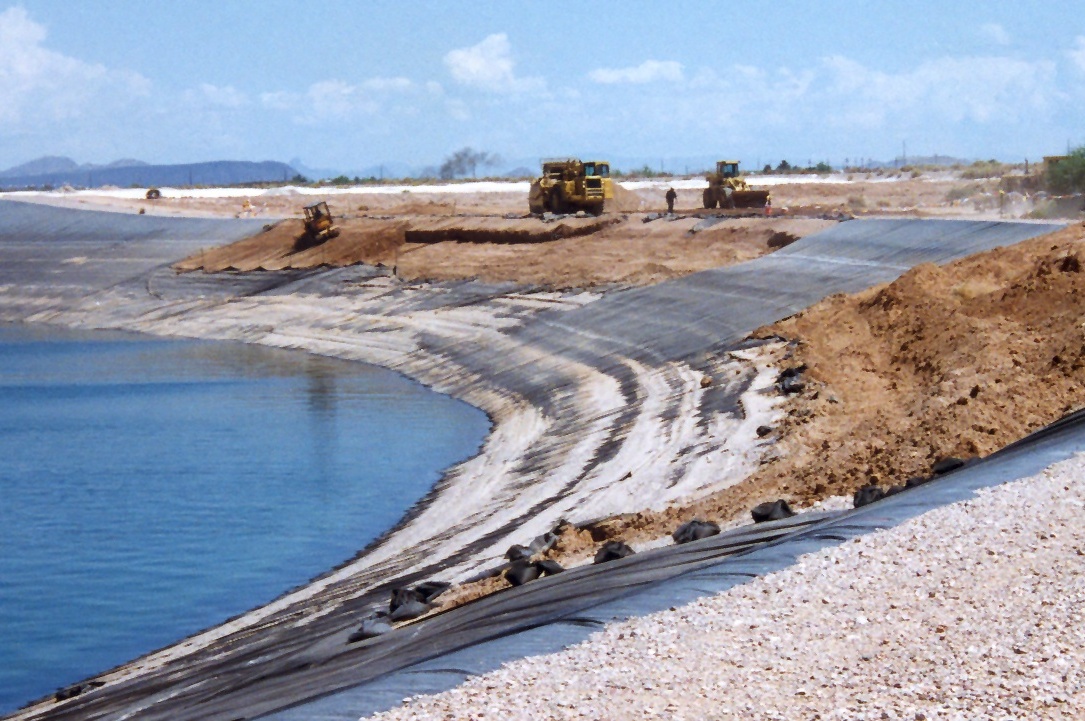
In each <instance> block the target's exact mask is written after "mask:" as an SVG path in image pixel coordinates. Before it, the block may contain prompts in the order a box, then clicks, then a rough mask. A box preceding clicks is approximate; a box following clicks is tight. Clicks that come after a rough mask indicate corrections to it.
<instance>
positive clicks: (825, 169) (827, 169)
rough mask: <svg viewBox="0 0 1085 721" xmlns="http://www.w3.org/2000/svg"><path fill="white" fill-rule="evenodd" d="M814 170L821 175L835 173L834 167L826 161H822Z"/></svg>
mask: <svg viewBox="0 0 1085 721" xmlns="http://www.w3.org/2000/svg"><path fill="white" fill-rule="evenodd" d="M814 170H816V171H817V172H819V173H831V172H833V166H831V165H829V164H828V163H826V162H825V161H822V162H820V163H818V164H817V165H815V166H814Z"/></svg>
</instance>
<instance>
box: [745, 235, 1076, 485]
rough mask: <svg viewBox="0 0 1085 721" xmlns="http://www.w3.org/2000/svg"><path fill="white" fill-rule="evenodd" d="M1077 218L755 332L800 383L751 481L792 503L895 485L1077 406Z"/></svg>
mask: <svg viewBox="0 0 1085 721" xmlns="http://www.w3.org/2000/svg"><path fill="white" fill-rule="evenodd" d="M1083 265H1085V226H1078V227H1075V228H1070V229H1067V230H1065V231H1062V232H1060V233H1056V234H1053V235H1049V236H1045V237H1042V238H1037V239H1035V240H1031V241H1028V242H1025V243H1022V244H1019V245H1017V246H1013V247H1010V248H1002V249H999V250H995V251H991V252H988V253H983V254H980V255H976V256H973V257H971V258H966V259H963V260H960V261H958V262H956V263H953V264H951V265H948V266H945V267H937V266H934V265H930V264H927V265H922V266H919V267H916V268H914V269H912V270H911V271H909V272H908V273H906V274H904V275H903V276H902V277H901V278H899V279H898V280H897V281H895V282H894V283H891V284H889V285H887V286H883V287H880V288H874V289H871V290H869V291H867V292H865V293H861V294H858V295H855V296H850V297H845V296H835V297H831V298H828V299H826V300H825V301H823V302H822V303H820V304H819V305H817V306H814V307H813V308H811V309H809V310H808V311H806V312H804V313H801V314H799V315H797V316H795V317H793V318H791V319H788V320H786V321H783V322H781V323H778V324H776V325H775V326H773V327H771V328H769V329H766V330H765V332H767V333H774V334H779V335H782V336H784V337H785V338H789V339H793V340H796V341H797V346H796V348H795V357H794V359H793V361H792V362H793V363H794V364H796V365H799V364H805V365H807V366H808V370H807V371H806V373H805V375H806V376H807V377H808V379H810V380H812V381H814V383H811V384H809V385H808V390H807V391H805V392H804V393H803V394H801V395H800V397H799V398H798V399H797V401H796V403H795V404H794V407H793V408H792V409H791V412H790V416H789V422H788V427H787V428H786V429H784V431H785V433H786V440H785V443H784V445H783V448H782V450H785V452H786V454H787V455H786V459H784V460H781V461H778V462H777V463H776V464H774V466H776V467H775V468H773V469H772V470H769V471H767V472H766V473H764V474H763V479H762V480H763V481H765V482H769V483H772V484H773V485H777V486H779V487H780V489H781V490H782V489H784V487H785V486H789V488H788V490H789V491H790V492H791V494H792V495H793V496H794V497H796V498H797V499H799V500H802V501H810V500H813V499H815V498H818V497H820V496H823V495H825V494H840V493H850V492H852V491H854V490H855V489H857V488H859V487H860V486H863V485H866V484H868V483H873V484H880V485H883V486H887V485H891V484H899V483H904V481H905V480H906V479H907V478H909V477H910V476H916V475H925V474H927V473H929V471H930V468H931V465H932V464H933V463H934V462H935V461H936V460H938V459H940V458H943V457H947V456H958V457H962V458H965V457H970V456H982V455H986V454H988V453H991V452H992V451H994V450H997V449H998V448H1001V447H1002V446H1005V445H1007V444H1009V443H1011V442H1013V441H1015V440H1017V439H1019V438H1021V437H1022V436H1025V435H1027V434H1028V433H1030V432H1031V431H1033V430H1036V429H1037V428H1039V427H1041V426H1043V425H1045V424H1047V423H1050V422H1052V421H1054V420H1056V419H1057V418H1058V417H1060V416H1062V415H1063V414H1065V413H1067V412H1068V411H1071V410H1074V409H1076V408H1078V407H1080V406H1081V405H1082V404H1083V403H1085V327H1083V320H1085V303H1083V301H1082V298H1083V297H1085V272H1083Z"/></svg>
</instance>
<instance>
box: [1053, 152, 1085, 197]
mask: <svg viewBox="0 0 1085 721" xmlns="http://www.w3.org/2000/svg"><path fill="white" fill-rule="evenodd" d="M1047 186H1048V187H1049V188H1051V190H1053V191H1055V192H1056V193H1078V192H1085V146H1081V147H1079V148H1075V149H1074V150H1073V152H1071V153H1070V155H1069V156H1067V157H1066V158H1065V159H1064V160H1060V161H1059V162H1058V163H1056V164H1055V165H1052V166H1050V167H1049V168H1048V169H1047Z"/></svg>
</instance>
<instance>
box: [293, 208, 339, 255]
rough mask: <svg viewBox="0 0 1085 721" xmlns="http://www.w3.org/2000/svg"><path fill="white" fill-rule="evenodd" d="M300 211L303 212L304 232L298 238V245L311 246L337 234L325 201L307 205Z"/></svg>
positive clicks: (337, 231) (336, 228)
mask: <svg viewBox="0 0 1085 721" xmlns="http://www.w3.org/2000/svg"><path fill="white" fill-rule="evenodd" d="M302 211H303V212H304V213H305V233H304V235H302V237H301V238H299V239H298V245H301V246H304V247H307V248H311V247H312V246H314V245H320V244H321V243H324V242H327V241H329V240H331V239H332V238H335V237H336V236H338V235H339V228H338V227H337V226H336V225H335V223H334V222H333V220H332V212H331V211H330V210H328V203H327V202H326V201H323V200H322V201H320V202H319V203H313V204H312V205H307V206H305V207H304V208H302Z"/></svg>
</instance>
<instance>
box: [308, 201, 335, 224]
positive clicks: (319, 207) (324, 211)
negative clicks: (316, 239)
mask: <svg viewBox="0 0 1085 721" xmlns="http://www.w3.org/2000/svg"><path fill="white" fill-rule="evenodd" d="M302 210H304V211H305V222H306V223H312V222H314V221H316V220H319V219H320V218H328V219H330V218H331V217H332V213H331V211H330V210H328V203H327V201H324V200H322V201H320V202H319V203H313V204H312V205H307V206H305V207H304V208H303V209H302Z"/></svg>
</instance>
